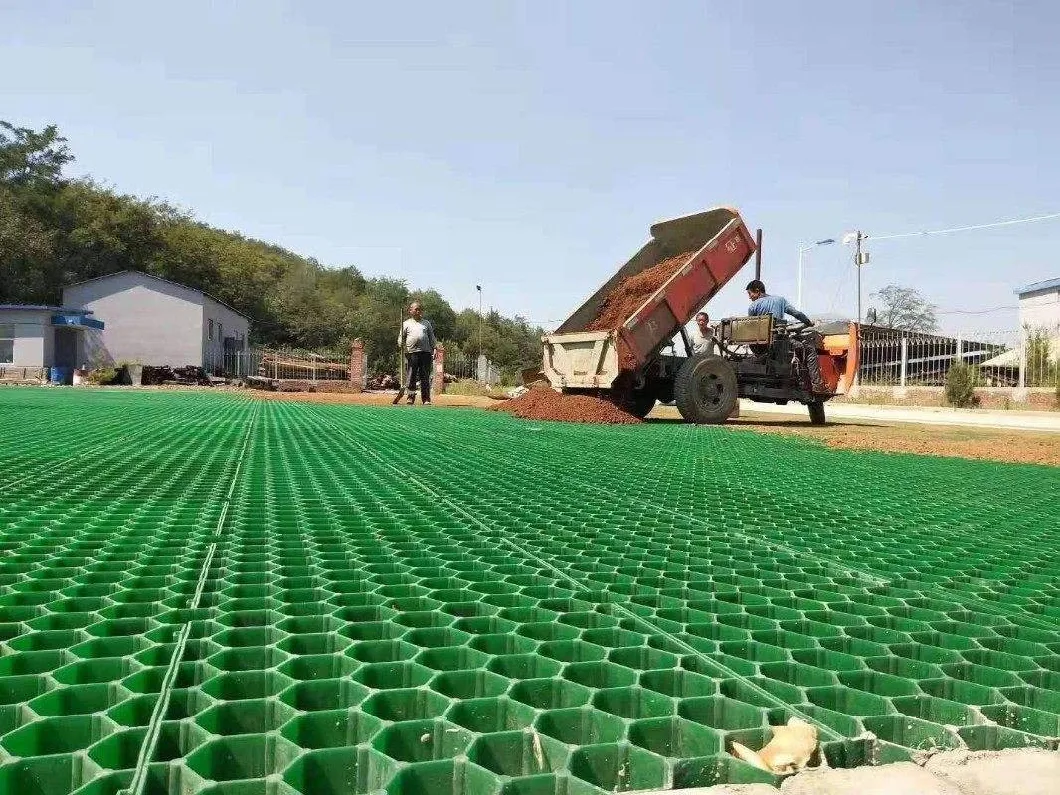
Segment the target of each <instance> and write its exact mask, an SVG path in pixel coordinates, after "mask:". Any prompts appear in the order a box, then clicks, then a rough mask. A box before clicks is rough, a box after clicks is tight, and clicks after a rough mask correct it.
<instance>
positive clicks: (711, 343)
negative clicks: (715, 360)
mask: <svg viewBox="0 0 1060 795" xmlns="http://www.w3.org/2000/svg"><path fill="white" fill-rule="evenodd" d="M692 353H711V354H714V355H715V356H717V355H718V343H717V341H716V340H715V339H714V329H712V328H711V327H710V315H708V314H707V313H706V312H699V313H697V314H696V327H695V328H694V329H692Z"/></svg>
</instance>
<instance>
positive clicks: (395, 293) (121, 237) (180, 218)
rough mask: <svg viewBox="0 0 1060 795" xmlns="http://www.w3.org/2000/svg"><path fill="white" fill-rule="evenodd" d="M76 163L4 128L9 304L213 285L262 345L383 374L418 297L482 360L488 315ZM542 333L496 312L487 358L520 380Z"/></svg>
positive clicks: (0, 161)
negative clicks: (342, 360) (117, 286)
mask: <svg viewBox="0 0 1060 795" xmlns="http://www.w3.org/2000/svg"><path fill="white" fill-rule="evenodd" d="M73 159H74V157H73V155H72V154H71V152H70V150H69V148H68V147H67V142H66V140H65V139H64V138H63V137H62V136H61V135H60V134H59V131H58V130H57V129H56V128H55V127H54V126H49V127H46V128H44V129H43V130H32V129H28V128H24V127H16V126H15V125H13V124H10V123H8V122H4V121H0V303H43V304H54V303H57V302H58V301H59V300H60V298H61V294H62V287H63V285H65V284H70V283H72V282H77V281H81V280H83V279H90V278H93V277H96V276H103V275H106V274H108V273H114V272H116V271H122V270H139V271H144V272H145V273H150V274H153V275H155V276H160V277H162V278H165V279H170V280H172V281H175V282H179V283H181V284H186V285H188V286H189V287H194V288H197V289H200V290H204V291H206V292H208V293H210V294H211V295H214V296H216V297H217V298H219V299H221V300H222V301H224V302H226V303H228V304H230V305H231V306H233V307H235V308H236V309H237V310H239V311H240V312H242V313H244V314H246V315H247V316H248V317H250V319H251V322H252V324H253V341H254V342H255V343H260V344H267V345H284V346H293V347H298V348H306V349H319V348H331V347H336V346H340V345H345V344H346V343H348V342H349V341H350V340H352V339H354V338H357V337H359V338H361V339H363V340H364V342H365V348H366V351H367V354H368V359H369V368H370V369H371V370H373V371H386V370H393V368H394V366H395V364H396V352H395V348H396V336H397V326H398V324H399V322H400V320H401V317H402V312H403V310H404V308H405V307H407V306H408V304H409V302H410V301H411V300H413V299H415V300H419V301H420V302H421V303H422V304H423V305H424V311H425V314H426V315H427V316H428V317H429V318H431V320H432V321H433V322H434V324H435V328H436V331H437V333H438V337H439V339H441V340H442V341H443V342H444V343H445V344H446V346H447V350H449V351H451V352H457V351H458V352H460V353H463V354H465V355H468V356H477V354H478V353H479V315H478V313H477V312H475V311H473V310H470V309H465V310H463V311H460V312H457V311H456V310H454V309H453V307H452V306H450V305H449V303H448V302H447V301H446V300H445V299H444V298H443V297H442V296H441V295H439V294H438V292H437V291H435V290H433V289H430V288H427V287H419V286H412V285H409V284H408V283H406V282H405V281H404V280H402V279H397V278H386V277H366V276H365V275H364V274H362V273H361V272H360V271H359V270H358V269H357V268H356V267H355V266H352V265H350V266H346V267H337V268H336V267H328V266H326V265H324V264H323V263H320V262H318V261H316V260H315V259H312V258H310V257H303V256H300V255H298V254H295V253H293V252H291V251H287V250H286V249H284V248H281V247H279V246H276V245H272V244H270V243H266V242H263V241H260V240H253V239H250V238H247V237H244V236H242V235H240V234H238V233H235V232H229V231H224V230H221V229H215V228H213V227H211V226H208V225H207V224H204V223H202V222H200V221H197V220H196V219H195V218H194V217H193V216H191V215H190V214H189V213H187V212H183V211H180V210H178V209H176V208H175V207H172V206H171V205H169V204H167V203H165V202H161V201H157V200H154V199H141V198H137V197H134V196H126V195H121V194H119V193H117V192H115V191H113V190H110V189H108V188H106V187H104V186H102V185H100V184H99V183H97V182H95V181H94V180H92V179H73V178H69V177H67V176H65V175H64V170H65V168H66V166H67V165H69V164H70V163H71V162H72V161H73ZM541 333H542V332H541V329H539V328H534V327H531V325H530V324H529V323H528V322H527V321H526V320H525V319H524V318H521V317H518V316H516V317H514V318H507V317H503V316H502V315H500V314H499V313H497V312H490V313H488V314H487V315H486V316H485V317H484V318H483V323H482V352H483V353H485V354H486V356H487V357H489V358H490V359H491V360H492V361H493V362H495V363H496V364H497V365H498V366H499V367H500V368H501V369H502V372H504V373H505V374H506V375H508V376H509V377H514V374H515V373H516V372H518V370H519V369H520V368H522V367H528V366H531V365H536V364H538V363H539V362H540V351H541V344H540V335H541Z"/></svg>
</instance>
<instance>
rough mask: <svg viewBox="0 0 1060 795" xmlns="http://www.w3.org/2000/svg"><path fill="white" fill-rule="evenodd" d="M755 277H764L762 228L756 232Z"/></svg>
mask: <svg viewBox="0 0 1060 795" xmlns="http://www.w3.org/2000/svg"><path fill="white" fill-rule="evenodd" d="M755 278H756V279H761V278H762V230H761V229H759V230H758V231H757V232H755Z"/></svg>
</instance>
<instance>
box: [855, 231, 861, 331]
mask: <svg viewBox="0 0 1060 795" xmlns="http://www.w3.org/2000/svg"><path fill="white" fill-rule="evenodd" d="M861 238H862V234H861V230H860V229H859V230H858V237H857V242H856V246H857V253H856V254H855V255H854V264H855V266H857V269H858V325H861Z"/></svg>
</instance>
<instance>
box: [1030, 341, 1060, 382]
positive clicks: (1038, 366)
mask: <svg viewBox="0 0 1060 795" xmlns="http://www.w3.org/2000/svg"><path fill="white" fill-rule="evenodd" d="M1025 331H1026V335H1027V336H1026V338H1027V377H1026V381H1027V386H1054V385H1056V386H1058V388H1060V350H1057V351H1055V352H1054V351H1053V346H1054V342H1055V341H1054V339H1052V338H1051V335H1050V334H1049V332H1048V330H1046V329H1044V328H1031V327H1030V326H1028V327H1026V329H1025Z"/></svg>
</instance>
